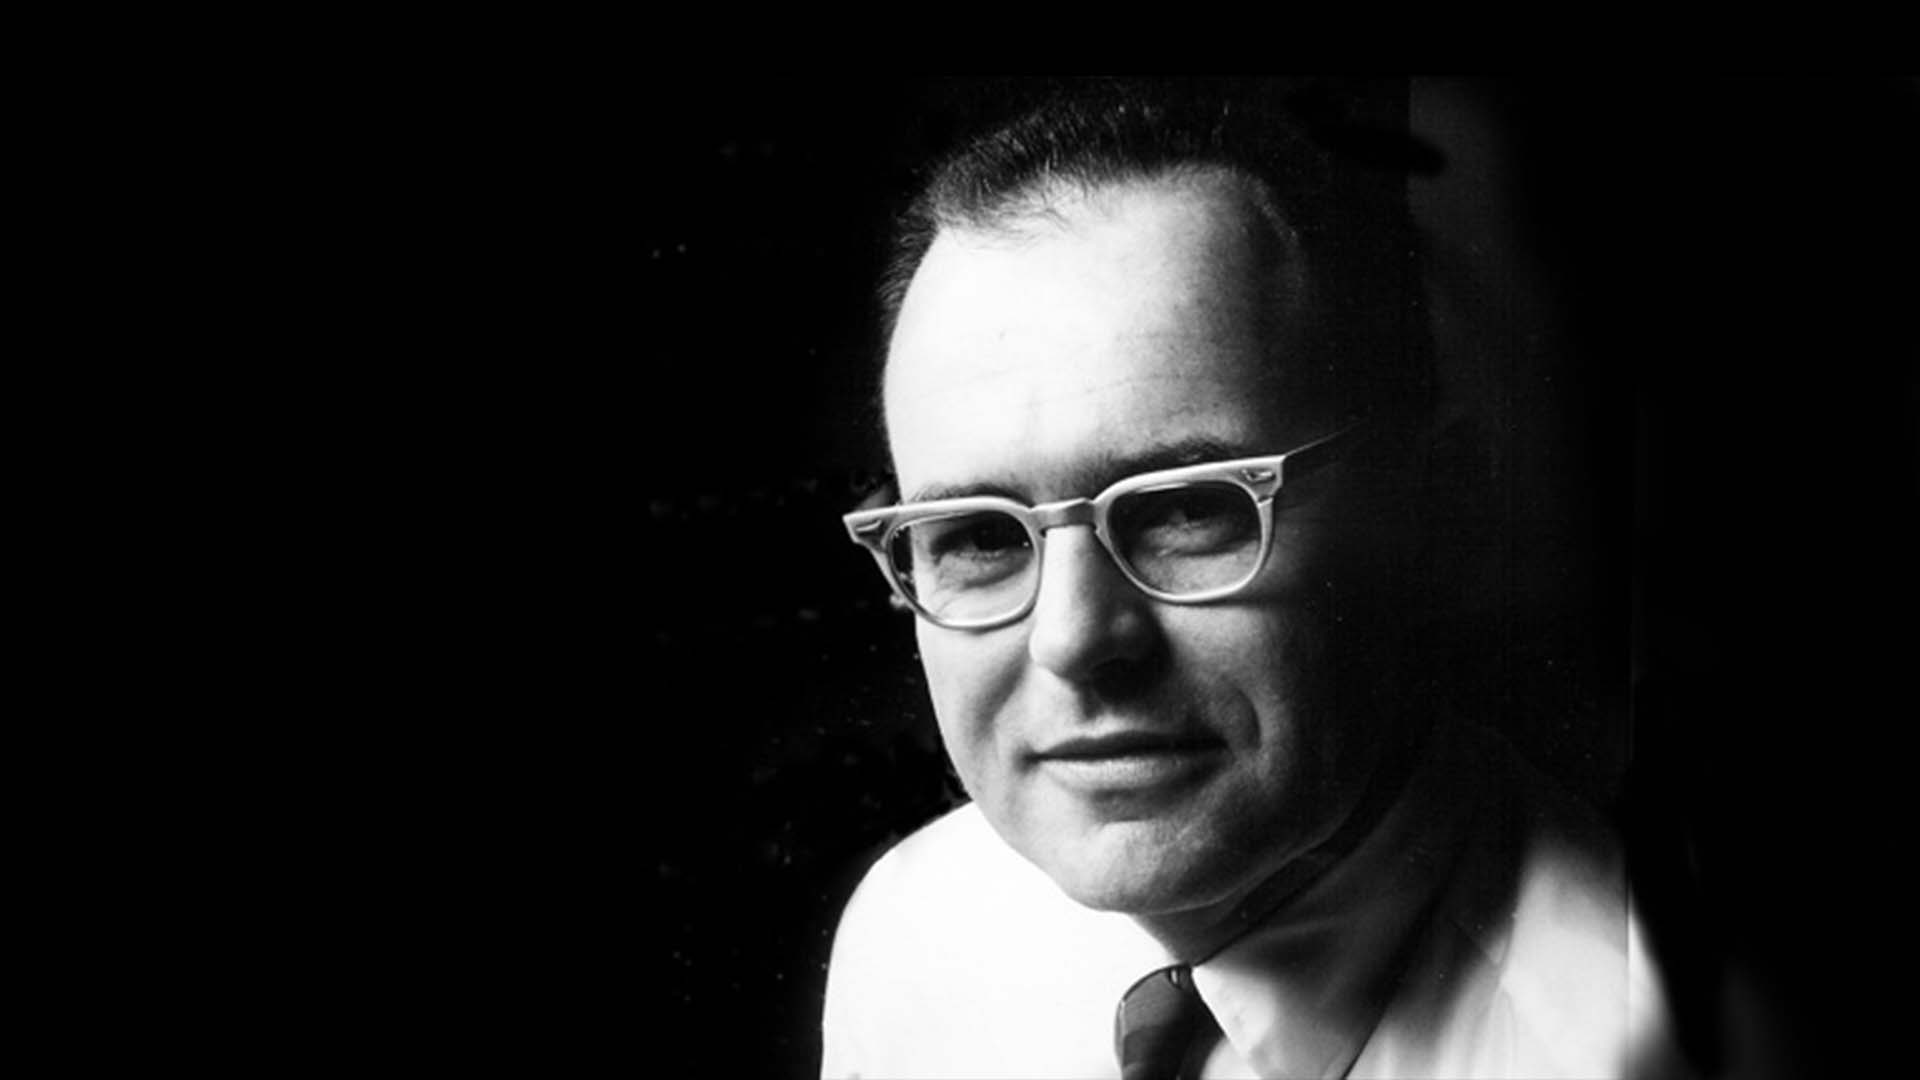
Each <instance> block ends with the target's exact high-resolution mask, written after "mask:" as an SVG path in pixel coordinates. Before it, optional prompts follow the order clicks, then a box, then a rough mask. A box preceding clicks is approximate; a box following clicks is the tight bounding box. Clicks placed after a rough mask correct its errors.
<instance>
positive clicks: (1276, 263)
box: [885, 174, 1307, 495]
mask: <svg viewBox="0 0 1920 1080" xmlns="http://www.w3.org/2000/svg"><path fill="white" fill-rule="evenodd" d="M1305 304H1306V285H1305V269H1304V265H1303V263H1302V261H1301V259H1300V257H1299V255H1298V251H1297V246H1296V245H1294V244H1292V243H1291V241H1290V239H1289V237H1288V236H1287V234H1285V233H1284V232H1283V231H1280V230H1278V229H1277V228H1276V225H1275V224H1274V223H1273V222H1272V221H1271V220H1270V219H1269V218H1268V217H1266V216H1265V215H1263V214H1262V212H1261V211H1260V209H1259V208H1258V205H1257V203H1256V201H1255V200H1254V198H1253V196H1252V195H1251V193H1250V192H1249V191H1248V189H1247V187H1246V185H1244V184H1242V183H1240V182H1237V181H1235V180H1234V179H1233V178H1232V177H1230V176H1227V175H1224V174H1202V175H1198V176H1186V177H1181V178H1166V179H1161V180H1155V181H1142V182H1137V183H1131V184H1127V185H1124V186H1117V187H1109V188H1106V189H1103V190H1100V191H1096V192H1093V193H1091V194H1087V193H1080V194H1076V195H1073V196H1070V197H1067V198H1064V199H1061V200H1056V201H1055V202H1054V203H1053V204H1052V206H1051V207H1050V209H1049V210H1048V211H1047V212H1046V213H1045V214H1043V215H1038V216H1035V217H1033V218H1030V219H1026V220H1023V221H1021V222H1019V223H1016V224H1015V225H1014V226H1013V227H1010V228H1006V229H997V230H993V231H981V232H972V231H968V232H956V231H944V232H942V233H941V234H940V235H939V236H938V237H936V238H935V240H934V242H933V244H932V246H931V247H930V248H929V249H928V251H927V254H926V257H925V258H924V259H923V260H922V262H921V265H920V267H919V269H918V270H917V272H916V274H915V276H914V279H913V282H912V284H911V285H910V286H909V288H908V290H907V293H906V296H905V299H904V301H903V302H902V305H901V309H900V317H899V320H898V322H897V324H896V327H895V332H894V336H893V340H892V343H891V348H890V350H889V356H888V364H887V380H886V388H885V403H886V412H887V427H888V434H889V439H890V442H891V444H892V450H893V456H894V465H895V469H896V472H898V473H899V475H900V479H901V482H902V485H903V487H906V488H907V489H908V490H911V489H912V488H913V487H915V486H916V485H919V484H922V483H934V484H941V485H952V484H966V483H976V482H979V483H984V482H986V481H989V480H1001V479H1005V480H1007V481H1010V482H1011V481H1025V482H1026V483H1027V485H1028V486H1031V487H1033V488H1034V489H1035V490H1034V491H1033V492H1032V493H1033V494H1036V495H1037V494H1041V493H1042V490H1041V489H1045V488H1047V486H1048V483H1049V482H1050V481H1057V486H1070V485H1071V479H1072V478H1071V474H1072V473H1073V471H1074V470H1075V469H1077V468H1082V467H1084V465H1085V463H1086V462H1088V461H1092V460H1124V459H1126V458H1128V457H1130V456H1136V455H1140V454H1144V453H1150V452H1151V451H1152V450H1153V449H1154V448H1155V447H1156V446H1157V445H1169V444H1173V443H1178V442H1183V441H1192V440H1195V439H1207V440H1211V441H1215V442H1219V443H1222V444H1225V445H1230V446H1239V445H1244V446H1245V447H1246V449H1247V451H1248V452H1249V453H1255V452H1266V451H1272V450H1281V449H1285V448H1286V447H1285V446H1284V445H1279V443H1280V442H1281V441H1283V440H1284V439H1285V438H1286V437H1287V436H1288V435H1289V433H1290V431H1291V429H1294V428H1296V427H1298V428H1300V429H1301V430H1305V428H1304V426H1303V425H1304V424H1305V423H1306V422H1307V418H1301V417H1291V416H1289V415H1288V411H1289V410H1288V409H1287V407H1286V405H1287V402H1286V400H1285V395H1284V393H1283V392H1282V391H1281V389H1280V387H1281V386H1283V385H1284V381H1283V379H1282V376H1283V374H1284V373H1285V372H1286V370H1287V369H1288V368H1289V367H1290V366H1291V365H1293V364H1297V363H1300V362H1302V360H1303V358H1302V357H1301V355H1300V348H1299V340H1300V338H1299V335H1298V329H1299V326H1298V325H1297V324H1298V323H1299V312H1300V311H1301V310H1302V309H1303V308H1304V307H1305ZM1014 486H1018V485H1014Z"/></svg>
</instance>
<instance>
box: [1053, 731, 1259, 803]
mask: <svg viewBox="0 0 1920 1080" xmlns="http://www.w3.org/2000/svg"><path fill="white" fill-rule="evenodd" d="M1225 748H1226V744H1225V743H1223V742H1221V741H1220V740H1219V739H1218V738H1215V737H1212V736H1207V735H1192V734H1181V733H1171V734H1170V733H1166V732H1153V731H1118V732H1109V733H1106V734H1101V735H1080V736H1075V737H1073V738H1069V739H1062V740H1060V741H1059V742H1056V743H1052V744H1049V745H1048V746H1047V747H1046V748H1045V749H1043V750H1040V751H1038V752H1036V753H1035V754H1034V755H1033V758H1034V761H1035V762H1036V763H1037V765H1038V767H1039V768H1040V770H1041V771H1042V772H1043V773H1045V774H1046V775H1047V776H1049V777H1051V778H1053V779H1054V780H1055V781H1056V782H1058V783H1060V784H1062V785H1063V786H1065V787H1067V788H1070V789H1073V790H1076V791H1081V792H1085V793H1089V794H1093V793H1106V792H1116V791H1138V790H1143V789H1149V788H1156V787H1164V786H1167V785H1171V784H1175V783H1178V782H1180V781H1182V780H1185V779H1187V778H1189V777H1191V776H1192V775H1193V774H1194V773H1196V772H1198V771H1200V770H1202V769H1205V768H1207V767H1208V766H1209V765H1210V764H1211V763H1212V761H1213V759H1214V757H1215V755H1217V754H1219V753H1220V752H1221V751H1222V750H1224V749H1225Z"/></svg>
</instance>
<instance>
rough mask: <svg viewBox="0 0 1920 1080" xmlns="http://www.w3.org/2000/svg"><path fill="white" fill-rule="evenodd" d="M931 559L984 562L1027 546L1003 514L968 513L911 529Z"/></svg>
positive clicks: (1017, 528)
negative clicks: (923, 537)
mask: <svg viewBox="0 0 1920 1080" xmlns="http://www.w3.org/2000/svg"><path fill="white" fill-rule="evenodd" d="M914 529H915V531H916V532H920V533H923V534H924V536H925V543H926V547H927V551H928V553H929V554H930V555H931V556H932V557H933V558H934V559H936V560H937V559H986V558H996V557H999V556H1001V555H1005V554H1007V553H1009V552H1014V551H1021V550H1024V549H1025V548H1026V547H1027V546H1028V543H1029V541H1028V539H1027V530H1025V529H1023V528H1021V527H1020V523H1019V522H1018V521H1015V520H1014V519H1013V518H1011V517H1008V516H1007V515H1005V514H968V515H966V516H964V517H958V518H948V519H944V520H940V521H933V522H928V523H925V524H923V525H916V526H914Z"/></svg>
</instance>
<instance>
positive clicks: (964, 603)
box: [888, 511, 1040, 623]
mask: <svg viewBox="0 0 1920 1080" xmlns="http://www.w3.org/2000/svg"><path fill="white" fill-rule="evenodd" d="M888 552H889V557H890V558H891V559H892V560H893V568H894V570H895V571H896V572H897V574H898V575H899V578H900V582H901V584H902V585H903V586H905V588H906V589H907V591H908V592H910V593H912V594H913V598H914V599H915V600H917V601H918V602H919V604H920V606H921V607H922V608H924V609H926V611H927V613H928V614H930V615H932V616H933V617H934V619H936V620H938V621H942V622H953V623H978V622H986V621H989V620H992V619H996V618H999V617H1001V616H1004V615H1010V614H1012V613H1013V612H1015V611H1018V610H1020V608H1022V607H1024V606H1025V605H1026V603H1027V601H1028V599H1030V598H1031V596H1032V594H1033V586H1034V582H1035V581H1036V579H1037V575H1038V574H1039V568H1040V563H1039V560H1038V559H1036V558H1034V550H1033V537H1032V536H1030V535H1029V534H1028V533H1027V529H1026V526H1024V525H1022V524H1021V523H1020V519H1018V518H1016V517H1014V516H1013V515H1011V514H1005V513H1000V512H998V511H976V512H973V513H965V514H949V515H946V516H944V517H936V518H924V519H921V520H919V521H915V522H913V523H911V524H908V525H903V526H901V527H900V528H898V529H896V530H895V531H894V534H893V539H892V540H891V541H890V542H889V544H888Z"/></svg>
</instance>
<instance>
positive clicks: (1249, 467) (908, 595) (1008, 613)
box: [842, 424, 1362, 630]
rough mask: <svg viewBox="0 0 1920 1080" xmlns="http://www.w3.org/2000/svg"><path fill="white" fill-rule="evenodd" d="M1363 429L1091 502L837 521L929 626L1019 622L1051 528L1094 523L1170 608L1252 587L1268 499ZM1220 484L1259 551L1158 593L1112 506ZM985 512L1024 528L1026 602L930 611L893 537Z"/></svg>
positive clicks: (1144, 483)
mask: <svg viewBox="0 0 1920 1080" xmlns="http://www.w3.org/2000/svg"><path fill="white" fill-rule="evenodd" d="M1361 426H1362V425H1360V424H1353V425H1350V426H1348V427H1345V428H1342V429H1341V430H1339V431H1336V432H1334V433H1333V434H1331V435H1327V436H1325V437H1323V438H1320V439H1316V440H1314V441H1313V442H1310V443H1307V444H1305V445H1304V446H1299V447H1295V448H1294V449H1292V450H1289V451H1287V452H1286V453H1284V454H1271V455H1265V456H1260V457H1247V458H1235V459H1233V460H1231V461H1216V462H1208V463H1206V464H1201V465H1187V466H1182V467H1180V468H1176V469H1160V470H1156V471H1154V472H1148V473H1141V474H1139V475H1136V476H1130V477H1127V478H1126V479H1124V480H1120V481H1118V482H1116V483H1114V484H1113V485H1111V486H1109V487H1108V488H1107V489H1106V490H1105V491H1102V492H1100V493H1099V494H1098V495H1095V496H1093V497H1092V498H1090V499H1087V498H1082V499H1063V500H1060V501H1059V502H1050V503H1042V504H1040V505H1038V506H1027V505H1025V504H1023V503H1020V502H1017V501H1015V500H1013V499H1008V498H1003V497H1001V496H998V495H970V496H963V497H960V498H953V499H936V500H932V501H929V502H917V503H905V504H902V505H898V506H886V507H880V508H878V509H872V510H855V511H853V512H852V513H850V514H847V515H845V516H844V517H843V519H842V520H843V521H844V522H845V523H846V527H847V535H848V536H849V537H851V538H852V539H853V542H854V543H856V544H859V545H860V546H861V547H864V548H866V549H867V551H868V552H869V553H871V554H872V556H873V558H874V562H875V563H877V564H878V565H879V567H880V573H881V574H882V575H883V576H884V577H885V578H886V579H887V585H888V586H889V587H890V588H891V589H892V590H893V593H894V595H895V596H896V597H898V598H899V601H900V602H901V603H902V604H904V605H905V606H906V607H907V608H909V609H910V610H912V611H914V612H916V613H918V614H919V615H920V616H921V617H922V618H924V619H926V620H927V621H929V622H931V623H933V624H934V625H936V626H943V627H946V628H948V629H953V630H991V629H994V628H995V627H1000V626H1006V625H1008V624H1010V623H1014V622H1018V621H1019V620H1021V619H1023V618H1025V617H1026V616H1027V614H1028V613H1029V612H1031V611H1032V610H1033V605H1034V602H1035V601H1036V600H1037V599H1039V596H1040V566H1041V564H1042V563H1043V561H1044V559H1043V555H1044V548H1043V545H1044V543H1045V537H1046V534H1047V532H1048V531H1049V530H1051V529H1056V528H1059V527H1061V526H1064V525H1092V526H1093V531H1094V535H1095V536H1096V537H1098V538H1099V541H1100V545H1101V546H1102V547H1103V548H1105V549H1106V552H1107V555H1108V557H1109V558H1111V559H1112V560H1113V563H1114V565H1115V566H1116V567H1118V568H1119V570H1120V572H1121V574H1123V575H1124V576H1125V577H1126V579H1127V580H1128V581H1129V582H1131V583H1132V584H1133V586H1134V587H1135V588H1137V589H1139V590H1140V591H1141V592H1143V593H1145V594H1146V595H1148V596H1150V597H1153V598H1154V599H1155V600H1161V601H1165V602H1167V603H1174V604H1200V603H1206V602H1208V601H1213V600H1223V599H1226V598H1228V597H1231V596H1233V595H1234V594H1236V593H1238V592H1240V591H1241V590H1243V589H1245V588H1246V587H1247V586H1248V585H1250V584H1252V582H1253V580H1254V579H1255V578H1256V577H1258V576H1259V574H1260V571H1261V569H1262V568H1263V567H1264V566H1266V563H1267V557H1268V555H1269V553H1270V552H1271V551H1272V548H1273V500H1274V498H1275V496H1277V495H1278V494H1279V493H1280V490H1281V488H1282V487H1283V486H1284V485H1285V484H1286V482H1287V480H1288V479H1289V478H1294V479H1298V478H1299V477H1301V476H1303V475H1305V474H1307V473H1310V472H1312V471H1314V470H1315V469H1318V468H1320V467H1321V466H1323V465H1324V464H1326V463H1327V462H1329V461H1331V460H1332V459H1333V458H1334V457H1335V456H1336V455H1337V452H1338V451H1339V450H1340V449H1342V445H1341V444H1343V443H1346V442H1348V441H1349V440H1350V437H1351V436H1353V435H1354V434H1356V433H1357V432H1358V431H1359V429H1360V428H1361ZM1221 484H1226V485H1231V486H1233V487H1236V488H1238V489H1240V490H1241V491H1243V492H1245V493H1246V495H1247V496H1248V498H1249V499H1250V500H1251V501H1252V504H1253V506H1254V508H1255V512H1256V513H1257V515H1258V519H1259V528H1260V537H1259V549H1258V552H1257V554H1256V555H1255V556H1254V558H1253V559H1252V560H1251V562H1250V564H1249V565H1248V566H1247V567H1246V568H1245V570H1244V572H1243V573H1240V574H1239V575H1238V576H1236V577H1235V578H1233V579H1232V580H1229V581H1226V582H1222V583H1219V584H1214V585H1209V586H1207V587H1204V588H1197V589H1192V590H1169V589H1163V588H1159V587H1156V586H1155V585H1154V584H1153V583H1151V582H1149V581H1146V580H1144V579H1143V578H1142V577H1141V575H1140V574H1139V573H1138V572H1137V570H1136V568H1135V567H1134V565H1133V563H1132V561H1131V560H1130V559H1129V558H1128V557H1127V555H1126V554H1125V553H1124V552H1122V551H1121V550H1120V548H1119V547H1118V546H1117V543H1116V540H1115V532H1114V528H1113V524H1112V517H1111V515H1112V511H1113V507H1114V505H1115V503H1117V502H1119V501H1120V500H1122V499H1125V498H1126V497H1127V496H1130V495H1136V494H1141V493H1159V492H1166V491H1175V490H1179V489H1184V488H1190V487H1196V486H1200V485H1215V486H1217V485H1221ZM987 511H994V512H998V513H1001V514H1005V515H1006V516H1007V517H1008V518H1010V519H1012V520H1013V521H1016V522H1018V523H1019V524H1020V526H1021V527H1022V528H1024V529H1025V531H1026V537H1027V542H1028V544H1029V545H1030V547H1031V550H1032V552H1033V555H1032V558H1033V562H1034V566H1033V570H1032V572H1031V573H1030V574H1027V575H1026V576H1025V579H1026V581H1027V584H1026V587H1025V595H1024V598H1023V599H1021V601H1020V602H1019V603H1018V604H1017V605H1008V607H1007V610H1004V611H1000V610H995V611H991V612H989V613H987V614H984V615H977V616H972V617H965V616H962V617H954V616H952V615H948V614H943V613H941V612H937V611H934V610H932V609H931V608H929V607H928V606H926V605H925V604H923V603H922V602H921V600H920V598H919V597H918V596H917V595H916V593H915V590H914V589H913V587H912V586H911V585H910V584H909V583H908V582H906V581H903V580H902V577H901V573H902V571H901V568H900V567H899V566H897V565H895V563H894V560H893V558H892V557H891V555H890V554H889V549H890V548H891V546H892V545H893V543H894V540H895V538H896V537H898V536H899V534H900V532H901V530H903V529H906V528H908V527H910V526H913V525H916V524H921V523H927V522H934V521H938V520H940V519H946V518H956V517H958V516H960V515H966V514H976V513H982V512H987Z"/></svg>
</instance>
